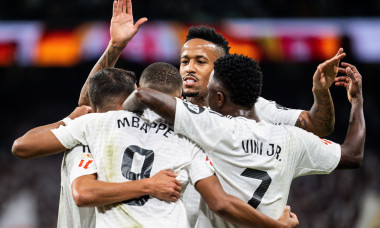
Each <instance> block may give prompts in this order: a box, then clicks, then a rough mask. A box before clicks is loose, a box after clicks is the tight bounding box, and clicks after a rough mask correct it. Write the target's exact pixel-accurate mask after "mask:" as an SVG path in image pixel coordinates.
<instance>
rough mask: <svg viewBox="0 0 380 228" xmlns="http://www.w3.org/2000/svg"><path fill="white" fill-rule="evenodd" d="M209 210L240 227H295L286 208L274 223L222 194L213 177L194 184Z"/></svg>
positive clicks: (291, 216)
mask: <svg viewBox="0 0 380 228" xmlns="http://www.w3.org/2000/svg"><path fill="white" fill-rule="evenodd" d="M195 188H196V189H197V191H198V192H199V193H200V194H201V195H202V198H203V199H204V200H205V201H206V203H207V205H208V206H209V208H210V209H211V210H212V211H214V212H215V213H216V214H218V215H219V216H221V217H222V218H223V219H225V220H227V221H229V222H232V223H234V224H236V225H239V226H241V227H297V226H298V224H299V222H298V219H297V216H296V215H295V214H294V213H292V212H290V207H286V208H285V210H284V213H283V215H282V216H281V217H280V218H279V219H278V220H277V221H276V220H274V219H272V218H270V217H268V216H266V215H264V214H262V213H260V212H259V211H257V210H256V209H254V208H253V207H252V206H250V205H248V204H247V203H244V202H243V201H241V200H240V199H238V198H236V197H234V196H231V195H228V194H227V193H225V192H224V190H223V188H222V186H221V185H220V182H219V180H218V178H217V177H216V176H215V175H213V176H211V177H208V178H205V179H202V180H200V181H198V182H197V183H196V184H195Z"/></svg>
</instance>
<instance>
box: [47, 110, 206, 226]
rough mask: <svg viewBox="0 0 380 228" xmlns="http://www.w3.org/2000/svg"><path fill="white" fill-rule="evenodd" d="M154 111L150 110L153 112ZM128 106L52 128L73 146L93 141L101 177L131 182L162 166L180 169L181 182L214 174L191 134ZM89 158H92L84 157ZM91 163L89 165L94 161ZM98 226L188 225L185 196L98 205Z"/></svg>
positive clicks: (161, 168) (114, 180)
mask: <svg viewBox="0 0 380 228" xmlns="http://www.w3.org/2000/svg"><path fill="white" fill-rule="evenodd" d="M147 113H148V114H147ZM149 113H151V112H150V111H148V112H146V113H144V115H143V116H141V115H137V114H135V113H131V112H127V111H110V112H107V113H92V114H88V115H85V116H82V117H80V118H77V119H75V120H73V121H71V122H70V123H69V124H68V125H67V126H66V127H63V126H61V127H60V128H58V129H55V130H52V131H53V133H54V134H55V135H56V137H57V138H58V139H59V141H60V142H61V143H62V144H63V145H64V146H65V147H66V148H71V147H73V146H74V145H76V144H78V143H81V144H83V145H88V146H89V148H90V150H91V153H92V155H93V158H94V163H95V165H96V168H97V174H98V180H100V181H106V182H125V181H128V180H139V179H143V178H148V177H151V176H153V175H154V174H156V173H158V172H159V171H160V170H164V169H168V170H174V172H176V173H179V177H177V178H178V179H179V180H180V181H181V182H186V181H187V182H188V180H189V177H190V181H191V182H192V183H196V182H197V181H198V180H201V179H204V178H206V177H209V176H211V175H213V172H212V171H211V169H210V168H209V166H208V164H207V162H206V161H205V160H203V159H201V157H200V156H199V155H200V154H201V153H203V152H202V151H201V150H200V148H199V147H198V146H196V145H195V144H193V143H192V142H190V140H188V139H187V138H185V137H183V136H179V135H177V134H176V133H174V130H173V128H172V127H171V126H170V125H168V124H167V123H166V122H164V121H163V120H161V121H153V122H152V121H150V120H152V119H157V118H153V117H152V118H150V116H157V115H155V114H154V115H150V114H149ZM84 163H86V164H87V163H89V162H88V161H84V162H83V163H82V166H83V164H84ZM90 166H91V163H89V164H88V166H87V167H90ZM96 226H97V227H188V226H189V223H188V221H187V217H186V211H185V208H184V206H183V203H182V201H180V200H179V201H177V202H175V203H173V202H167V201H162V200H159V199H156V198H153V197H149V196H144V197H140V198H138V199H132V200H127V201H124V202H121V203H115V204H112V205H108V206H104V207H97V213H96Z"/></svg>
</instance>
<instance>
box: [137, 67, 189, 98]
mask: <svg viewBox="0 0 380 228" xmlns="http://www.w3.org/2000/svg"><path fill="white" fill-rule="evenodd" d="M140 85H141V86H144V87H149V88H152V89H156V90H158V91H161V92H163V93H172V92H175V91H178V90H181V89H182V77H181V75H180V73H179V71H178V69H177V68H176V67H175V66H173V65H172V64H169V63H163V62H157V63H152V64H150V65H149V66H148V67H147V68H145V69H144V71H143V72H142V74H141V77H140Z"/></svg>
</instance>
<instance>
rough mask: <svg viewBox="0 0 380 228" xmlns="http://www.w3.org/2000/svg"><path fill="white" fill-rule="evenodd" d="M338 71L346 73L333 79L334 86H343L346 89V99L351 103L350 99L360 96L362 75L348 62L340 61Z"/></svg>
mask: <svg viewBox="0 0 380 228" xmlns="http://www.w3.org/2000/svg"><path fill="white" fill-rule="evenodd" d="M342 66H343V67H345V68H343V67H340V68H339V72H340V73H344V74H346V75H344V76H340V77H337V78H336V79H335V85H336V86H343V87H345V88H346V90H347V97H348V101H349V102H350V103H352V99H356V98H362V96H363V95H362V76H361V75H360V73H359V71H358V70H357V69H356V67H355V66H354V65H352V64H349V63H344V62H343V63H342Z"/></svg>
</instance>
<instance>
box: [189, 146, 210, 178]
mask: <svg viewBox="0 0 380 228" xmlns="http://www.w3.org/2000/svg"><path fill="white" fill-rule="evenodd" d="M193 154H194V157H193V159H192V160H191V162H190V165H189V166H188V172H189V176H190V182H191V184H192V185H195V183H197V181H199V180H202V179H205V178H207V177H210V176H212V175H213V174H214V173H215V172H214V168H213V166H212V163H211V162H210V160H209V159H208V158H206V157H205V153H204V151H203V150H202V149H201V148H199V147H198V146H195V145H194V149H193Z"/></svg>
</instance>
